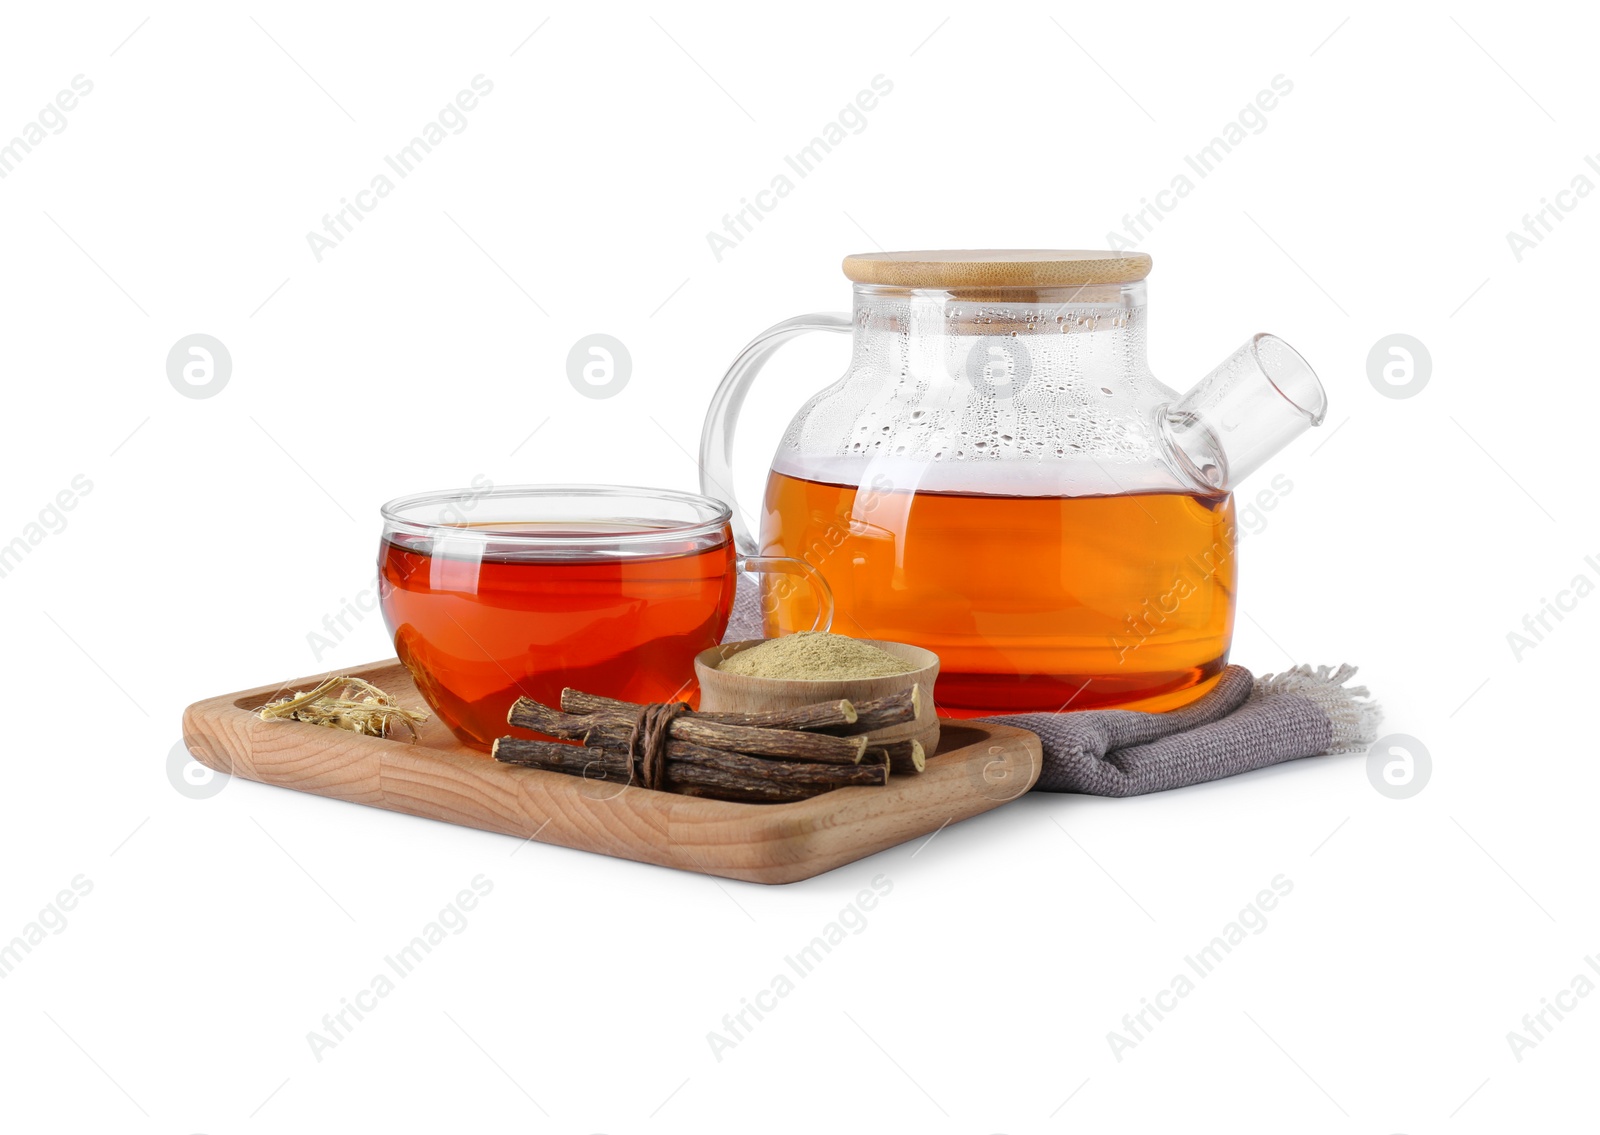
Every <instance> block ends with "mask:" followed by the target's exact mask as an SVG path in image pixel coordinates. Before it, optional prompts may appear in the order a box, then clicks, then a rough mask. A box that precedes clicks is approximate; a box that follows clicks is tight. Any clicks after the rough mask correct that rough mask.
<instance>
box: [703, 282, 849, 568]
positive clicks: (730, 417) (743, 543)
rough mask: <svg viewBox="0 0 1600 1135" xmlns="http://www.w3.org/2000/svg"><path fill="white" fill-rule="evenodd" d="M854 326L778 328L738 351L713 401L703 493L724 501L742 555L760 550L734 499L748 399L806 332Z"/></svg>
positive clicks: (819, 319) (838, 320)
mask: <svg viewBox="0 0 1600 1135" xmlns="http://www.w3.org/2000/svg"><path fill="white" fill-rule="evenodd" d="M851 326H852V320H851V318H850V315H849V314H848V313H847V312H842V311H825V312H816V313H814V314H811V315H797V316H795V317H794V318H793V319H786V320H784V321H783V322H782V323H777V324H774V325H773V326H771V327H769V328H767V329H766V330H765V331H763V332H762V333H761V334H759V335H757V336H756V337H755V338H754V339H752V340H750V343H749V345H748V346H747V347H745V349H744V350H743V351H740V352H739V357H738V358H736V359H734V360H733V365H732V366H731V367H729V368H728V373H727V374H725V375H724V376H723V378H722V385H721V386H719V387H717V392H716V394H714V395H712V397H711V406H710V408H709V409H708V410H707V411H706V424H705V426H704V427H703V428H702V429H701V431H700V491H701V493H703V494H704V495H706V496H708V497H717V498H718V499H720V500H722V501H725V502H726V503H727V505H728V507H729V508H731V509H732V510H733V519H732V524H733V541H734V546H735V547H736V548H737V549H738V550H739V552H740V554H741V555H746V556H752V555H756V554H758V553H759V552H760V550H761V549H760V548H758V547H757V546H756V538H755V537H754V536H752V535H751V534H750V530H749V529H748V528H746V527H745V525H744V516H743V514H742V512H741V510H740V508H739V502H738V501H737V500H735V499H734V495H733V429H734V427H735V426H736V425H738V423H739V409H740V407H742V406H743V405H744V396H745V395H746V394H747V393H748V392H749V390H750V384H751V382H753V381H754V380H755V377H756V374H757V373H758V372H759V371H760V370H761V368H762V367H763V366H765V365H766V362H767V360H768V359H769V358H771V357H772V353H773V352H774V351H776V350H777V349H778V348H779V347H781V346H783V345H784V344H785V343H787V342H788V341H789V340H790V339H793V338H794V337H795V336H797V335H801V334H804V333H805V332H807V331H836V332H839V333H840V334H843V335H848V334H849V333H850V329H851Z"/></svg>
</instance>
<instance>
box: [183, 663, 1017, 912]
mask: <svg viewBox="0 0 1600 1135" xmlns="http://www.w3.org/2000/svg"><path fill="white" fill-rule="evenodd" d="M348 673H350V674H353V675H354V676H356V677H359V678H365V679H366V680H367V681H369V682H372V683H374V684H375V685H377V686H379V687H381V688H382V689H384V690H385V691H387V692H388V693H389V694H391V695H393V696H394V697H395V698H396V700H398V701H399V702H400V704H402V705H408V706H409V705H416V706H420V705H422V704H423V700H422V696H421V695H420V694H418V693H417V689H416V686H415V685H413V684H412V681H411V675H410V674H409V673H407V672H406V669H405V667H404V666H402V665H401V664H400V662H399V661H398V660H397V659H390V660H389V661H387V662H377V663H373V664H372V665H370V666H362V667H360V668H359V669H356V670H352V671H349V672H348ZM325 677H326V675H319V676H317V677H310V678H301V679H299V680H297V681H293V682H285V683H283V684H282V685H277V686H262V687H260V688H259V689H254V690H244V691H241V692H239V693H232V694H223V695H221V696H220V697H214V698H208V699H206V700H205V701H201V702H196V703H195V704H194V705H191V706H190V707H189V708H188V709H186V710H185V711H184V714H183V740H184V743H185V744H186V745H187V746H188V747H189V752H190V753H192V754H193V755H194V758H195V759H196V760H197V761H200V762H201V763H202V764H204V765H206V766H208V767H210V768H213V769H215V770H217V771H218V772H224V773H229V774H231V775H234V776H242V777H246V778H247V779H250V780H258V781H260V782H262V783H263V784H275V785H277V786H279V787H280V788H292V789H295V790H296V791H299V792H313V793H316V794H317V795H318V796H332V797H335V798H336V799H339V800H349V801H352V802H354V803H357V804H366V805H369V806H371V807H374V808H386V809H388V810H390V811H392V812H405V813H407V814H409V815H413V816H426V817H428V818H429V819H434V820H444V821H445V822H447V823H452V824H462V825H464V826H466V827H471V828H481V829H483V830H484V831H491V832H502V833H504V834H506V835H512V836H518V837H521V838H523V839H532V840H538V841H539V842H541V843H554V844H560V845H561V846H563V847H574V848H579V849H581V850H584V851H597V852H599V853H601V854H602V855H615V856H618V857H619V858H622V859H634V860H638V861H639V862H642V863H655V864H659V865H660V866H663V867H677V868H681V869H683V870H686V871H699V872H702V873H704V874H707V875H720V876H721V877H723V878H725V879H743V880H745V881H748V882H752V883H792V882H795V881H797V880H799V879H809V878H811V877H812V876H813V875H820V874H822V873H823V872H824V871H831V870H833V868H835V867H839V866H842V865H844V864H846V863H852V862H854V861H855V860H857V859H861V858H864V857H865V856H868V855H872V854H874V853H875V852H879V851H882V850H884V849H885V848H888V847H893V846H895V845H896V844H900V843H904V842H906V841H907V840H912V839H916V838H917V837H918V836H923V835H928V834H929V833H932V832H935V831H938V830H939V829H940V828H942V827H944V826H945V825H946V824H948V823H951V822H953V821H956V820H964V819H967V818H968V817H969V816H976V815H978V814H979V813H981V812H987V811H989V810H990V809H991V808H995V807H998V806H999V805H1001V804H1004V803H1006V802H1007V801H1009V800H1014V799H1016V798H1017V797H1018V796H1020V795H1022V794H1023V793H1024V792H1026V791H1027V790H1028V789H1030V788H1032V787H1033V783H1034V781H1036V780H1037V779H1038V778H1039V770H1040V767H1041V758H1040V750H1039V738H1038V737H1036V736H1034V735H1033V734H1032V733H1029V732H1027V731H1026V730H1023V729H1015V728H1012V727H1010V726H1005V725H982V724H978V723H975V722H965V721H945V722H943V723H942V731H941V737H940V743H939V751H938V752H937V753H936V754H935V755H933V756H931V757H929V758H928V767H927V770H926V771H924V772H923V773H921V774H919V775H916V776H896V777H893V778H891V779H890V782H889V784H888V786H887V787H884V788H841V789H836V790H835V791H833V792H829V793H825V794H823V795H821V796H817V797H814V798H812V799H810V800H801V801H797V802H795V803H792V804H736V803H731V802H728V801H723V800H702V799H697V798H695V797H690V796H678V795H674V794H672V793H666V792H654V791H651V790H649V789H645V788H638V787H630V786H621V785H614V784H607V783H605V782H602V781H590V780H584V779H582V778H580V777H573V776H566V775H564V774H562V773H554V772H545V771H543V770H540V769H526V768H515V767H512V766H510V765H503V764H499V763H497V762H496V761H494V760H492V759H491V758H490V757H489V756H488V755H487V754H486V753H480V752H478V751H477V750H475V749H469V748H467V747H466V746H465V745H462V744H461V743H460V742H459V741H457V740H456V739H455V736H454V735H453V734H451V732H450V731H449V729H447V728H446V727H445V726H444V725H442V724H440V722H439V721H438V719H437V718H432V719H430V720H429V721H428V722H427V723H426V724H424V725H423V726H422V727H421V737H420V739H419V740H418V741H417V742H416V743H414V744H413V743H412V742H410V741H409V740H389V739H385V738H380V737H362V736H359V735H357V734H354V733H347V732H345V731H343V730H338V729H329V728H326V727H324V726H320V725H308V724H305V723H302V722H298V721H262V720H261V719H260V717H258V716H257V714H256V713H255V711H256V710H258V709H260V708H261V706H263V705H265V704H266V703H267V702H269V701H272V700H274V699H276V698H280V697H284V696H287V695H288V694H289V693H292V692H294V691H295V690H308V689H311V688H312V687H313V686H315V685H316V684H317V683H318V682H320V681H322V680H323V679H324V678H325Z"/></svg>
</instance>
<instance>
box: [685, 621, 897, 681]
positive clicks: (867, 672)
mask: <svg viewBox="0 0 1600 1135" xmlns="http://www.w3.org/2000/svg"><path fill="white" fill-rule="evenodd" d="M717 669H718V670H724V671H726V672H727V673H729V674H743V675H745V676H746V677H750V678H798V679H802V680H809V681H842V680H844V679H847V678H887V677H889V676H890V675H892V674H909V673H910V672H911V671H913V670H915V669H916V667H915V666H913V665H911V664H910V663H908V662H904V661H902V660H901V659H899V658H896V657H895V656H894V655H892V654H890V653H889V652H888V651H886V650H880V649H878V648H877V647H876V646H869V645H868V644H867V643H864V642H860V641H858V640H857V639H853V638H850V637H849V636H847V635H841V634H828V633H827V632H826V631H801V632H800V633H798V634H791V635H784V636H783V637H781V638H771V639H768V640H767V641H766V642H764V643H762V644H761V645H760V646H752V647H751V648H750V649H749V650H742V651H740V652H739V653H738V654H735V655H734V656H733V657H731V658H728V659H725V660H724V661H723V662H722V664H721V665H720V666H718V667H717Z"/></svg>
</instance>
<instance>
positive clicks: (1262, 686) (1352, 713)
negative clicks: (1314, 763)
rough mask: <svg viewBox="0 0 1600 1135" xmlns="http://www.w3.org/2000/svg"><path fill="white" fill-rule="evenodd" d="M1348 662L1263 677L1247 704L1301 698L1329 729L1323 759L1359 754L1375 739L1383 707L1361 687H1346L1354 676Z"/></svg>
mask: <svg viewBox="0 0 1600 1135" xmlns="http://www.w3.org/2000/svg"><path fill="white" fill-rule="evenodd" d="M1356 669H1357V668H1356V667H1354V666H1351V665H1350V664H1349V663H1343V664H1341V665H1339V666H1318V667H1315V668H1313V667H1310V666H1296V667H1294V668H1293V669H1292V670H1285V671H1284V672H1283V673H1281V674H1263V675H1262V676H1261V677H1259V678H1257V679H1256V682H1255V687H1254V688H1253V689H1252V690H1251V692H1250V700H1251V701H1259V700H1261V699H1263V698H1270V697H1274V696H1278V695H1283V694H1290V695H1294V696H1297V697H1302V698H1305V699H1306V700H1307V701H1309V702H1311V703H1312V704H1313V705H1315V706H1316V707H1317V708H1318V709H1320V710H1321V711H1322V712H1323V713H1325V714H1327V715H1328V721H1329V722H1330V723H1331V724H1332V726H1333V737H1332V739H1331V740H1330V741H1329V744H1328V748H1327V749H1325V750H1323V754H1322V755H1324V756H1326V755H1329V754H1333V753H1360V752H1364V751H1365V750H1366V749H1367V748H1369V747H1370V746H1371V745H1372V743H1373V742H1374V741H1376V740H1377V739H1378V727H1379V726H1380V725H1382V724H1383V708H1382V707H1381V706H1379V705H1378V703H1377V702H1375V701H1373V700H1372V693H1371V691H1370V690H1368V689H1367V687H1365V686H1346V685H1345V683H1346V682H1348V681H1349V680H1350V679H1351V678H1353V677H1355V675H1356Z"/></svg>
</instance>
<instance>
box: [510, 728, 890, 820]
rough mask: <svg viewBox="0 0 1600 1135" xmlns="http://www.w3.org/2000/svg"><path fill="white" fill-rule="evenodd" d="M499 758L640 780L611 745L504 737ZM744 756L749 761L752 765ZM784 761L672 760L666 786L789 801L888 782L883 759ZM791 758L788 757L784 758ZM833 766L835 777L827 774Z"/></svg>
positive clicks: (748, 799)
mask: <svg viewBox="0 0 1600 1135" xmlns="http://www.w3.org/2000/svg"><path fill="white" fill-rule="evenodd" d="M494 759H495V760H497V761H500V762H502V763H504V764H513V765H520V766H522V767H524V768H537V769H544V770H546V771H549V772H563V773H567V774H569V775H573V776H581V777H584V778H586V779H589V780H603V781H606V782H607V783H614V784H621V785H626V784H631V783H635V778H634V776H633V772H634V769H633V765H632V762H631V761H630V760H629V758H628V757H627V755H626V754H625V753H619V752H614V751H612V750H609V749H590V748H579V747H577V746H575V745H564V744H561V743H560V742H558V741H525V740H523V739H522V738H520V737H501V738H500V739H498V740H497V741H495V743H494ZM743 762H749V763H750V766H758V767H750V766H747V765H745V764H744V763H743ZM778 763H779V762H771V761H757V760H756V759H755V758H750V757H744V758H741V757H739V756H738V755H737V754H731V753H708V754H707V756H706V759H705V760H704V761H699V760H697V761H693V762H691V761H672V760H671V757H670V753H669V757H668V764H667V768H666V784H665V785H664V786H663V787H664V788H665V790H666V791H669V792H678V793H682V794H684V795H689V796H704V797H709V798H712V799H718V800H733V801H738V802H743V803H767V804H784V803H789V802H791V801H795V800H808V799H810V798H811V797H813V796H820V795H821V794H822V793H824V792H831V791H833V790H834V789H835V788H847V787H852V786H854V785H869V786H870V785H874V784H877V785H882V784H884V783H887V772H888V770H887V768H886V767H885V766H883V765H876V764H875V765H867V766H857V765H848V766H840V765H832V766H829V765H793V766H790V767H787V768H781V769H777V770H774V769H773V768H772V767H771V766H773V765H775V764H778ZM784 763H785V764H787V762H784ZM828 771H832V772H833V773H834V776H833V778H832V779H829V778H828V777H827V776H826V775H825V774H826V772H828Z"/></svg>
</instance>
